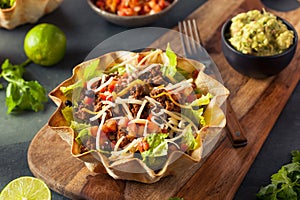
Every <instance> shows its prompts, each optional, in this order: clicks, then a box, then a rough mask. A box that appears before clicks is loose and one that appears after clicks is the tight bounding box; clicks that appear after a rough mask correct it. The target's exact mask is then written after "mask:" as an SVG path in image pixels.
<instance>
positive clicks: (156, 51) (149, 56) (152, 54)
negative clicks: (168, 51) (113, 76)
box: [137, 49, 162, 67]
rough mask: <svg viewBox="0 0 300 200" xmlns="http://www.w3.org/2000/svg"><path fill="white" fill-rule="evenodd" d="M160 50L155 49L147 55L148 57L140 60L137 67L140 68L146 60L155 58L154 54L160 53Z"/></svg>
mask: <svg viewBox="0 0 300 200" xmlns="http://www.w3.org/2000/svg"><path fill="white" fill-rule="evenodd" d="M161 52H162V50H161V49H156V50H155V51H153V52H151V53H149V54H148V55H146V56H145V57H144V58H143V59H142V60H140V62H139V63H138V64H137V67H140V66H141V65H142V64H143V63H144V62H145V61H146V60H147V59H148V58H151V57H153V56H155V55H156V54H159V53H161Z"/></svg>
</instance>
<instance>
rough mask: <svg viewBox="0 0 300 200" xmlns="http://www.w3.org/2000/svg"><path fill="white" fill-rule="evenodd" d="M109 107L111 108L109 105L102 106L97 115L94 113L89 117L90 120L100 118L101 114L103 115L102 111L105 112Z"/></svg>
mask: <svg viewBox="0 0 300 200" xmlns="http://www.w3.org/2000/svg"><path fill="white" fill-rule="evenodd" d="M110 108H111V105H107V106H103V108H102V110H101V111H99V112H98V114H97V115H95V116H93V117H91V118H90V121H95V120H97V119H98V118H100V117H101V116H102V115H104V113H106V111H107V110H108V109H110Z"/></svg>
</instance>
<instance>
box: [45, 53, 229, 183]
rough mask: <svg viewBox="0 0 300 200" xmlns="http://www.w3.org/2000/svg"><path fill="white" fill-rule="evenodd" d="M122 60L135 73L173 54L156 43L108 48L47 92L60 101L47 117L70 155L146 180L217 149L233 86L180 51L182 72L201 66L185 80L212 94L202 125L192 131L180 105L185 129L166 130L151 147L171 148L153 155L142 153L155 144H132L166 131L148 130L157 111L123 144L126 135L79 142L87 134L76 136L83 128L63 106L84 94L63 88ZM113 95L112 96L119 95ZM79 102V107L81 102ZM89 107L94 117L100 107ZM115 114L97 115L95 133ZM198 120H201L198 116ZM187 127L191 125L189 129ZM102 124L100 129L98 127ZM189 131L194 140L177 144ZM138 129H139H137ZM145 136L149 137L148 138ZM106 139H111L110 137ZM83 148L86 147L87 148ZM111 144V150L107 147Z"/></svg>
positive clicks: (104, 169) (117, 173) (93, 168)
mask: <svg viewBox="0 0 300 200" xmlns="http://www.w3.org/2000/svg"><path fill="white" fill-rule="evenodd" d="M169 53H170V52H169ZM172 53H173V54H174V52H172ZM169 55H170V54H169ZM174 55H175V54H174ZM141 60H142V61H141ZM124 62H126V63H127V64H126V66H135V68H134V69H133V70H137V71H138V70H140V71H138V72H137V73H141V71H143V70H142V69H139V67H141V66H143V67H145V66H146V67H145V68H147V66H152V65H156V64H157V63H160V65H159V67H161V69H162V68H163V66H168V65H170V58H166V52H164V51H162V50H160V49H157V50H155V51H148V52H140V53H134V52H128V51H117V52H112V53H108V54H105V55H103V56H100V57H98V58H95V59H92V60H88V61H85V62H83V63H81V64H79V65H77V66H76V67H75V68H74V69H73V75H72V77H70V78H69V79H67V80H65V81H64V82H62V83H61V84H60V85H58V86H57V87H56V88H55V89H54V90H53V91H52V92H50V94H49V97H50V98H51V99H52V100H53V101H54V103H55V104H56V105H57V106H58V108H57V110H56V111H55V112H54V113H53V115H52V116H51V118H50V119H49V122H48V125H49V126H50V127H51V128H52V129H53V130H55V131H56V132H57V134H59V135H60V137H61V138H62V139H63V140H64V141H66V142H67V143H68V144H69V145H70V147H71V148H70V149H71V154H72V156H74V157H75V158H77V159H79V160H81V161H83V162H84V163H85V165H86V167H87V168H88V169H89V170H91V171H92V172H96V173H108V174H109V175H110V176H111V177H113V178H114V179H122V180H132V181H138V182H142V183H154V182H157V181H159V180H160V179H161V178H162V177H165V176H169V175H176V174H178V172H179V171H181V172H182V171H185V170H188V169H189V168H190V167H192V166H194V165H195V164H197V163H199V162H200V161H201V160H202V159H203V158H204V157H206V156H207V155H208V154H209V152H206V153H203V152H205V149H213V146H214V145H216V142H215V141H217V140H218V139H219V136H220V135H221V130H222V129H223V128H224V127H225V124H226V119H225V115H224V113H223V110H222V109H221V106H222V104H223V103H224V102H225V100H226V98H227V97H228V95H229V91H228V90H227V89H226V88H225V87H224V86H223V85H222V84H221V83H219V82H218V81H216V80H215V79H213V78H211V77H210V76H208V75H206V74H205V73H204V72H203V70H204V68H205V66H204V65H203V64H202V63H199V62H197V61H195V60H189V59H186V58H183V57H180V56H178V55H177V56H176V64H177V65H176V69H177V71H180V72H183V71H184V73H185V75H188V76H189V77H192V76H191V74H195V72H197V73H196V76H194V78H189V79H188V80H185V79H183V78H182V83H187V82H188V81H189V80H190V81H193V83H194V85H195V86H194V88H195V90H200V89H201V92H202V93H203V94H206V95H207V94H208V93H209V94H211V97H210V100H209V103H207V104H206V105H205V106H204V108H205V110H204V111H203V114H202V115H203V118H201V119H204V121H205V123H204V124H202V125H201V126H200V125H199V129H196V128H194V130H193V131H192V128H191V127H192V125H190V124H188V123H187V121H191V122H190V123H191V124H193V122H192V120H189V119H187V117H184V116H185V115H183V114H182V110H181V117H182V120H183V119H185V120H186V121H185V125H184V126H182V129H184V130H185V131H183V132H184V133H182V134H179V135H178V136H177V135H176V134H175V135H173V136H171V133H169V132H168V133H166V135H167V136H166V139H162V141H163V142H161V143H160V144H158V145H157V146H156V147H155V148H156V150H153V149H152V153H153V152H154V151H156V153H157V151H158V150H157V148H158V147H160V146H161V145H163V148H168V149H167V150H165V149H164V150H161V152H164V153H161V152H160V151H159V152H160V153H158V154H156V156H155V157H150V156H149V155H147V156H148V157H147V156H146V157H144V155H145V154H143V153H144V152H147V151H148V152H149V151H150V149H151V148H152V147H151V145H150V147H148V148H145V149H142V150H140V151H139V152H138V151H137V152H133V150H132V149H135V150H136V149H138V148H139V147H138V145H140V144H141V143H142V142H145V141H146V142H148V144H149V143H150V142H149V141H150V139H149V138H148V136H149V135H152V136H153V137H155V136H157V135H160V136H161V135H164V134H165V131H163V130H166V129H165V128H161V129H160V128H159V130H158V132H157V133H151V134H150V133H148V132H147V130H148V128H149V127H150V123H152V121H153V123H154V122H155V123H158V122H157V120H156V121H155V120H154V118H153V116H152V118H147V120H148V121H147V120H146V118H143V119H142V118H141V119H138V121H146V122H145V124H144V125H143V126H140V127H143V132H142V136H141V137H137V136H136V137H135V138H134V139H133V140H131V141H130V142H128V144H126V145H124V147H122V148H121V146H119V145H120V143H121V142H123V141H124V140H125V139H124V137H123V136H122V137H121V138H119V139H118V141H115V143H110V145H112V144H113V147H105V148H106V149H105V150H103V149H102V147H101V148H100V146H99V143H98V146H99V147H96V148H92V147H91V148H88V149H86V146H88V145H84V144H83V142H81V141H83V139H82V140H78V137H79V138H80V135H81V134H80V133H78V132H76V131H74V130H75V129H74V128H71V127H70V126H72V124H71V125H70V120H69V119H68V117H66V114H65V113H64V110H65V109H66V108H68V106H69V105H67V103H66V102H67V100H70V99H71V100H72V102H83V100H82V98H83V97H82V96H83V95H82V93H83V92H82V89H80V91H79V92H78V91H76V90H75V89H74V90H73V91H72V94H71V95H70V94H68V93H67V92H66V90H64V89H66V88H70V86H72V87H73V86H74V85H76V84H77V83H78V82H80V81H81V80H84V79H86V76H87V74H88V71H90V72H91V71H93V72H98V71H101V72H103V73H104V72H106V71H110V70H112V69H114V67H115V68H116V66H117V68H118V67H119V69H120V68H121V65H122V63H124ZM120 63H121V64H120ZM123 65H124V64H123ZM123 65H122V66H123ZM92 68H94V69H92ZM152 68H153V69H154V68H155V66H154V67H153V66H152ZM91 69H92V70H91ZM120 71H121V70H120ZM144 71H145V70H144ZM119 73H120V72H115V73H111V74H117V75H118V74H119ZM130 73H131V72H130ZM95 74H96V75H92V76H94V77H92V78H91V77H90V78H89V80H97V81H98V82H97V83H98V84H99V82H100V79H101V78H98V77H100V76H101V75H97V73H95ZM132 74H134V73H132ZM177 74H178V73H177ZM179 74H180V73H179ZM166 76H169V75H166ZM102 77H103V76H102ZM124 77H125V75H124ZM126 77H127V79H129V78H128V77H131V76H128V75H127V74H126ZM135 78H136V77H135ZM170 78H172V77H170ZM102 79H104V78H102ZM191 79H193V80H191ZM135 80H136V79H135ZM135 80H132V82H134V81H135ZM83 82H84V81H83ZM132 82H131V83H132ZM89 83H90V81H87V83H86V84H83V85H91V84H89ZM102 83H103V82H102ZM102 83H101V84H102ZM131 83H129V84H128V85H127V86H126V87H129V85H132V84H131ZM180 83H181V82H180ZM104 84H105V83H104ZM168 85H170V83H168ZM174 85H176V84H175V83H174ZM181 86H182V84H180V87H181ZM82 87H90V86H82ZM100 87H101V86H100ZM107 87H108V86H107ZM124 87H125V86H124ZM126 87H125V89H124V88H123V89H122V90H120V91H119V92H116V93H114V92H112V93H114V94H115V96H118V95H119V94H121V93H124V92H123V91H126ZM160 87H161V86H158V87H154V88H160ZM102 90H103V88H102ZM153 90H154V89H153ZM85 92H86V91H85ZM180 92H181V91H180ZM182 92H184V91H183V90H182ZM130 94H131V93H130ZM130 94H129V92H128V95H129V98H128V99H131V96H130ZM115 96H114V97H113V98H115ZM120 96H121V95H120ZM181 96H183V95H182V94H181ZM106 98H108V97H106ZM118 98H119V97H117V98H115V101H114V100H112V101H113V102H114V103H116V102H117V99H118ZM145 98H146V97H143V99H144V101H145ZM153 98H155V97H153ZM170 98H171V97H170ZM119 99H122V101H123V100H124V99H125V98H123V96H121V98H119ZM128 99H127V100H128ZM79 100H80V101H79ZM196 100H197V99H196ZM135 101H138V100H135ZM104 102H107V101H101V103H104ZM152 102H153V101H152ZM108 103H109V102H108ZM147 103H149V102H147ZM174 103H176V102H174ZM109 104H110V105H115V104H112V103H109ZM128 104H129V103H128ZM149 104H150V103H149ZM149 104H147V105H149ZM94 105H95V102H94ZM122 105H123V104H122ZM73 106H74V105H73ZM77 106H78V105H77ZM74 107H76V106H74ZM78 107H80V105H79V106H78ZM78 107H77V109H78ZM104 107H105V106H103V107H102V108H101V109H104ZM141 107H142V106H140V107H139V110H142V112H144V111H143V109H144V107H143V108H142V109H141ZM145 107H146V106H145ZM122 108H123V107H122ZM124 108H125V107H124ZM74 109H75V108H74ZM145 109H146V108H145ZM197 109H198V108H197ZM78 110H79V109H78ZM82 110H83V109H82ZM85 110H87V109H85ZM124 110H126V109H124ZM161 110H163V111H164V112H166V113H169V111H168V110H166V109H164V108H162V109H160V110H159V113H161ZM199 110H200V109H199ZM152 111H153V110H152ZM89 112H90V113H91V115H92V117H91V118H89V119H90V120H91V119H92V118H95V115H97V114H98V115H99V113H100V112H101V110H100V111H99V112H96V113H95V112H92V111H89ZM105 112H107V111H105ZM118 112H119V111H118ZM122 112H123V110H122ZM124 112H125V111H124ZM191 112H193V111H191ZM102 113H104V112H102ZM125 113H126V112H125ZM139 113H140V112H138V114H137V115H140V114H141V113H140V114H139ZM166 113H164V114H165V115H166ZM174 113H175V112H174ZM72 114H73V115H74V111H72ZM127 114H128V115H127V116H126V114H124V116H121V118H122V119H123V118H125V117H126V118H129V117H130V116H129V115H131V113H128V112H127ZM74 116H75V117H74ZM74 116H73V117H74V118H77V116H76V115H74ZM149 116H150V115H149ZM112 118H113V117H112ZM112 118H111V119H112ZM116 118H118V117H116ZM119 118H120V116H119ZM119 118H118V119H119ZM131 118H132V116H131ZM136 118H138V117H134V119H132V121H135V120H136ZM171 118H172V117H170V116H169V115H168V119H171ZM111 119H107V118H106V115H105V116H102V119H101V120H100V117H99V119H97V120H99V123H98V124H97V126H98V125H99V124H100V125H99V127H98V129H97V136H95V137H96V138H97V137H98V136H99V135H100V136H101V134H102V133H103V132H104V128H103V127H104V125H103V123H104V124H105V123H106V122H108V121H109V120H111ZM162 120H164V119H162ZM178 120H179V121H180V119H178ZM197 120H198V118H197ZM197 120H196V121H197ZM104 121H105V122H104ZM120 121H121V120H120ZM120 121H118V126H119V122H120ZM132 121H130V122H132ZM130 122H129V123H128V124H127V127H125V128H127V129H126V130H128V128H129V126H130ZM180 122H181V121H180ZM71 123H72V122H71ZM148 123H149V126H148V127H147V124H148ZM166 123H167V124H168V122H166ZM153 125H154V124H153ZM154 126H155V125H154ZM166 126H167V125H166V124H163V125H162V127H166ZM169 126H171V125H170V124H169ZM100 127H101V128H100ZM155 127H156V126H155ZM178 127H179V125H178ZM187 127H189V129H188V128H187ZM84 130H85V129H84ZM88 130H91V129H88ZM98 130H100V131H98ZM137 130H138V129H137ZM189 130H190V131H189ZM145 131H146V132H145ZM188 131H189V132H191V134H190V135H192V136H193V138H192V139H191V140H192V141H193V145H191V146H189V147H188V148H183V147H182V146H184V145H182V144H181V146H180V145H179V144H177V143H176V142H174V141H177V138H180V137H181V136H182V135H183V136H182V137H181V140H182V141H183V140H184V141H186V140H187V139H183V138H187V136H185V135H184V134H188V133H187V132H188ZM91 132H92V131H91ZM91 132H89V133H88V134H89V136H87V137H88V138H91V136H90V135H93V134H92V133H91ZM171 132H172V130H171ZM98 134H99V135H98ZM135 134H137V133H135ZM128 135H129V132H128ZM100 136H99V137H98V141H100V140H101V139H99V138H100ZM149 137H150V136H149ZM142 138H143V139H142ZM80 139H81V138H80ZM147 139H149V140H147ZM172 139H174V140H172ZM119 140H121V142H119ZM107 141H108V139H107ZM137 141H139V143H135V142H137ZM166 141H168V142H166ZM108 142H109V141H108ZM165 144H166V145H165ZM94 146H95V145H94ZM96 146H97V140H96ZM170 146H173V147H172V150H171V149H170ZM143 147H144V146H143ZM174 147H175V148H174ZM83 148H84V149H85V150H83ZM103 148H104V147H103ZM107 148H108V149H109V150H107ZM163 148H162V149H163ZM120 149H121V150H120ZM129 149H130V150H129ZM183 149H184V150H183ZM209 151H210V150H209ZM150 158H151V159H152V158H153V159H154V161H155V162H154V163H155V164H153V165H152V164H149V163H151V162H150V161H151V160H150ZM157 163H159V164H157ZM154 166H155V167H154Z"/></svg>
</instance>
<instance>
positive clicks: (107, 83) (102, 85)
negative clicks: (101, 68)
mask: <svg viewBox="0 0 300 200" xmlns="http://www.w3.org/2000/svg"><path fill="white" fill-rule="evenodd" d="M113 79H114V77H110V78H109V79H108V80H107V81H106V82H105V83H103V84H101V85H100V86H99V87H98V88H96V89H95V90H94V92H99V91H101V90H102V89H103V88H105V87H106V86H108V85H109V84H110V83H111V82H112V80H113Z"/></svg>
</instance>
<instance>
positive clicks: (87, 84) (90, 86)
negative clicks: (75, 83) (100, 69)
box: [86, 76, 101, 90]
mask: <svg viewBox="0 0 300 200" xmlns="http://www.w3.org/2000/svg"><path fill="white" fill-rule="evenodd" d="M100 80H101V77H100V76H98V77H95V78H92V79H91V80H89V81H88V82H87V83H86V88H87V89H88V90H92V85H93V84H94V83H96V82H97V81H100Z"/></svg>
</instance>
